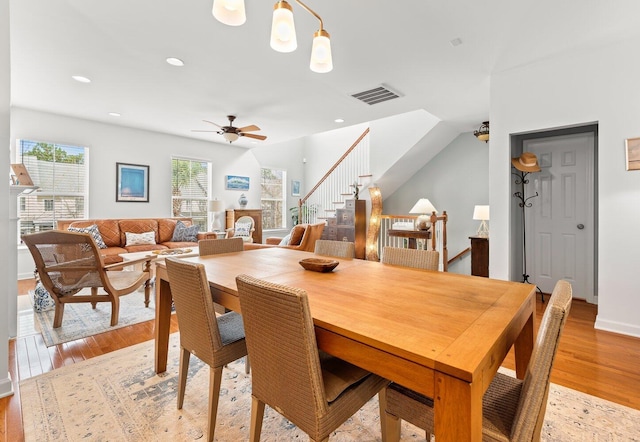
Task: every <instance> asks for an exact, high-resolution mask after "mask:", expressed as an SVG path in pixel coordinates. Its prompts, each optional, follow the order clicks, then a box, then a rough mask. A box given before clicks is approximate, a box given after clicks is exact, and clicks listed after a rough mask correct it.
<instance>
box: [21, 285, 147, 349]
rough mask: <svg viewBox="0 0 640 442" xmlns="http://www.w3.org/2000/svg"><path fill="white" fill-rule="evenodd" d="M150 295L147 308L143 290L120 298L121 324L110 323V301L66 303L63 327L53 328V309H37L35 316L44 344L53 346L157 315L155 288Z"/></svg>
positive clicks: (119, 322)
mask: <svg viewBox="0 0 640 442" xmlns="http://www.w3.org/2000/svg"><path fill="white" fill-rule="evenodd" d="M29 296H30V298H31V299H32V300H33V294H32V293H29ZM150 298H151V301H150V302H149V307H148V308H147V307H145V306H144V292H143V291H135V292H133V293H131V294H129V295H125V296H122V297H120V314H119V317H118V324H117V325H115V326H114V327H111V326H110V325H109V324H110V323H111V303H109V302H99V303H98V304H97V305H96V308H95V310H94V309H93V308H91V304H90V303H88V302H80V303H77V304H67V305H65V307H64V316H63V317H62V326H60V327H59V328H57V329H54V328H53V313H54V312H53V310H49V311H46V312H41V313H38V312H34V313H33V315H34V318H35V321H36V323H37V326H38V330H40V331H41V332H42V337H43V339H44V342H45V344H46V345H47V347H51V346H53V345H56V344H62V343H63V342H69V341H74V340H76V339H80V338H84V337H87V336H93V335H97V334H98V333H103V332H106V331H109V330H115V329H117V328H121V327H126V326H127V325H132V324H137V323H138V322H143V321H148V320H150V319H153V318H154V317H155V314H156V310H155V304H154V295H153V290H152V294H151V297H150Z"/></svg>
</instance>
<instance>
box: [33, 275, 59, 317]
mask: <svg viewBox="0 0 640 442" xmlns="http://www.w3.org/2000/svg"><path fill="white" fill-rule="evenodd" d="M54 308H56V302H55V301H54V300H53V298H52V297H51V295H50V294H49V292H48V291H47V289H45V288H44V286H43V285H42V283H41V282H40V281H38V282H36V287H35V289H34V291H33V310H34V311H36V312H46V311H48V310H53V309H54Z"/></svg>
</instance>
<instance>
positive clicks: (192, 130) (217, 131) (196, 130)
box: [191, 129, 220, 134]
mask: <svg viewBox="0 0 640 442" xmlns="http://www.w3.org/2000/svg"><path fill="white" fill-rule="evenodd" d="M191 132H213V133H216V134H219V133H220V131H219V130H198V129H191Z"/></svg>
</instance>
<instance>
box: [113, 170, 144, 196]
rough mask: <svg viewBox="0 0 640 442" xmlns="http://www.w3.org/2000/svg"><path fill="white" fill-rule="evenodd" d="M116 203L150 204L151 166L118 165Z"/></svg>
mask: <svg viewBox="0 0 640 442" xmlns="http://www.w3.org/2000/svg"><path fill="white" fill-rule="evenodd" d="M116 202H140V203H148V202H149V166H143V165H141V164H125V163H116Z"/></svg>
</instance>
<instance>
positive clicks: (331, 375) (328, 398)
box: [236, 275, 389, 442]
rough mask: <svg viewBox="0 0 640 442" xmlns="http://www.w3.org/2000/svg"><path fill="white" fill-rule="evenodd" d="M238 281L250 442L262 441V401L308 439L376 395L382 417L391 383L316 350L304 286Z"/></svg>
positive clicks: (321, 437)
mask: <svg viewBox="0 0 640 442" xmlns="http://www.w3.org/2000/svg"><path fill="white" fill-rule="evenodd" d="M236 283H237V286H238V295H239V297H240V307H241V309H242V316H243V318H244V324H245V332H246V336H247V338H246V339H247V348H248V350H249V357H250V358H251V367H252V381H251V382H252V386H251V395H252V403H251V430H250V438H249V439H250V440H251V441H252V442H258V441H259V440H260V432H261V428H262V417H263V414H264V406H265V404H266V405H269V406H270V407H271V408H273V409H274V410H277V411H278V412H279V413H280V414H282V415H283V416H284V417H285V418H287V419H288V420H290V421H291V422H292V423H293V424H294V425H296V426H297V427H298V428H300V429H301V430H302V431H304V432H305V433H307V434H308V435H309V438H310V439H311V440H312V441H327V440H328V439H329V434H331V433H332V432H333V431H334V430H335V429H336V428H338V427H339V426H340V425H341V424H342V423H343V422H344V421H346V420H347V419H348V418H349V417H351V416H352V415H353V414H354V413H355V412H356V411H358V410H359V409H360V408H361V407H362V406H363V405H364V404H365V403H367V402H368V401H369V399H371V398H372V397H373V396H375V395H376V394H377V393H379V399H380V412H381V415H380V416H381V417H382V416H383V414H382V413H383V410H384V409H385V407H384V403H385V400H384V388H385V387H386V385H387V384H388V383H389V381H387V380H385V379H383V378H381V377H379V376H377V375H374V374H371V373H369V372H368V371H366V370H363V369H361V368H359V367H356V366H354V365H351V364H349V363H348V362H345V361H343V360H341V359H338V358H336V357H333V356H330V355H328V354H326V353H324V352H321V351H319V350H318V347H317V343H316V336H315V330H314V325H313V318H312V317H311V312H310V310H309V301H308V299H307V293H306V292H305V291H304V290H300V289H296V288H291V287H286V286H283V285H278V284H273V283H269V282H266V281H262V280H259V279H256V278H253V277H251V276H247V275H240V276H238V277H237V278H236ZM381 420H382V419H381Z"/></svg>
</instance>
